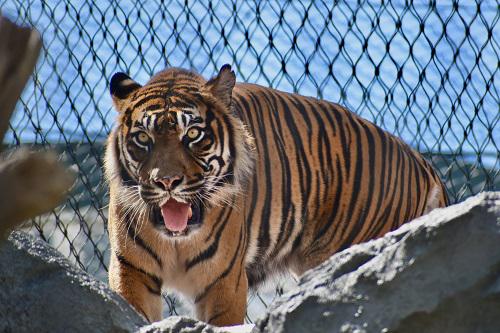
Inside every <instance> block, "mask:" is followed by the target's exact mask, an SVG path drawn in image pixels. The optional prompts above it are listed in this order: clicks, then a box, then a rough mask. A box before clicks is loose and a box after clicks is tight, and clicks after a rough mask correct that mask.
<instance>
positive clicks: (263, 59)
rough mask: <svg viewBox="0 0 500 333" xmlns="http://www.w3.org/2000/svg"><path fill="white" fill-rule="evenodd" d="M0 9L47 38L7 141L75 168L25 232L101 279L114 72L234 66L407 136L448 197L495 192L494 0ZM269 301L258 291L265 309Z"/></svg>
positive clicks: (21, 3) (499, 163) (18, 5)
mask: <svg viewBox="0 0 500 333" xmlns="http://www.w3.org/2000/svg"><path fill="white" fill-rule="evenodd" d="M0 8H1V12H2V14H3V15H6V16H7V17H9V18H11V19H12V20H14V21H16V22H17V23H20V24H25V25H31V26H34V27H36V28H37V29H38V30H39V31H40V32H41V34H42V36H43V40H44V49H43V55H42V57H41V59H40V61H39V63H38V66H37V68H36V71H35V73H34V75H33V81H32V82H31V83H30V84H29V85H28V87H27V88H26V90H25V92H24V94H23V97H22V100H21V101H20V103H19V104H18V107H17V111H16V113H15V115H14V117H13V118H12V120H11V124H10V132H9V134H8V136H7V139H6V142H4V143H5V144H7V145H9V146H18V145H23V144H28V145H34V146H43V147H50V148H55V149H56V150H58V151H60V153H61V156H62V157H61V158H62V159H64V160H65V161H67V162H68V163H69V164H71V165H73V166H74V167H75V168H76V169H77V170H78V171H79V178H78V183H77V184H76V186H75V188H74V190H73V191H72V194H71V196H70V198H69V199H68V201H67V202H66V203H65V204H64V205H62V206H60V207H58V208H57V209H55V210H54V211H53V212H52V213H51V214H48V215H45V216H43V217H39V218H37V219H35V220H33V221H32V226H31V232H32V233H34V234H36V235H38V236H39V237H42V238H43V239H45V240H47V241H48V242H50V243H51V244H52V245H53V246H54V247H56V248H57V249H59V250H60V251H61V252H63V253H64V254H66V255H67V256H68V257H69V258H70V259H71V260H73V261H74V262H75V263H76V264H78V265H79V266H80V267H82V268H83V269H85V270H87V271H88V272H90V273H91V274H94V275H96V276H98V277H99V278H101V279H103V280H106V266H107V263H108V262H109V249H108V243H107V235H106V216H107V212H106V203H107V193H106V186H105V185H104V183H103V179H102V152H103V145H104V140H105V138H106V136H107V134H108V133H109V131H110V128H111V126H112V125H113V120H114V118H115V113H114V111H113V110H112V108H111V100H110V97H109V96H108V88H107V86H108V83H109V78H110V77H111V76H112V74H113V73H115V72H117V71H124V72H128V73H129V74H130V75H131V76H132V77H134V78H135V79H136V80H137V81H139V82H142V83H144V82H146V81H147V80H148V78H149V77H150V76H151V75H152V74H153V73H155V72H157V71H159V70H161V69H163V68H165V67H167V66H178V67H185V68H191V69H194V70H196V71H198V72H199V73H201V74H203V75H205V76H206V77H208V76H211V75H213V74H214V73H216V71H217V70H218V69H219V68H220V67H221V66H222V65H223V64H225V63H230V64H232V66H233V68H234V69H235V71H236V73H237V78H238V80H239V81H247V82H254V83H259V84H262V85H265V86H270V87H274V88H278V89H281V90H285V91H293V92H298V93H300V94H303V95H312V96H317V97H320V98H325V99H328V100H330V101H334V102H338V103H340V104H343V105H345V106H347V107H349V108H350V109H351V110H353V111H354V112H356V113H358V114H360V115H361V116H363V117H365V118H367V119H370V120H372V121H374V122H375V123H377V124H378V125H380V126H381V127H383V128H385V129H387V130H388V131H389V132H392V133H394V134H396V135H398V136H400V137H402V138H403V139H404V140H405V141H406V142H408V143H409V144H410V145H412V146H413V147H415V148H416V149H418V150H419V151H421V152H422V153H424V154H425V155H426V156H427V157H428V158H429V159H430V160H431V161H432V162H433V163H434V165H435V167H436V168H437V169H438V170H439V172H440V174H441V176H442V179H443V180H444V181H445V182H446V185H447V187H448V191H449V195H450V198H451V200H452V201H455V202H456V201H461V200H463V199H464V198H466V197H467V196H469V195H471V194H474V193H477V192H479V191H482V190H500V151H499V142H500V140H499V139H500V130H499V127H500V126H499V119H500V107H499V102H500V98H499V82H500V77H499V70H498V68H499V53H500V47H499V38H500V24H499V23H498V21H499V17H500V9H499V5H498V3H497V1H495V0H489V1H479V0H476V1H472V0H464V1H456V0H455V1H451V0H450V1H449V0H443V1H436V0H428V1H424V0H421V1H414V2H408V1H403V0H397V1H387V0H385V1H382V0H380V1H375V0H365V1H362V0H359V1H337V0H335V1H333V0H332V1H306V0H300V1H272V2H271V1H269V2H268V1H246V0H219V1H188V0H184V1H180V0H177V1H163V0H156V1H147V2H146V1H143V2H136V1H119V2H118V1H112V2H108V1H101V2H94V1H88V0H76V1H64V0H57V1H34V0H33V1H30V0H17V1H16V0H0ZM273 295H274V293H273ZM266 297H267V298H266ZM269 297H270V296H262V295H260V294H256V295H254V296H253V298H254V299H260V301H259V302H257V303H259V304H260V305H262V304H265V303H266V302H267V301H268V300H269ZM167 301H168V302H167V304H168V307H167V313H176V304H174V301H175V300H174V299H167ZM254 303H255V302H254ZM252 309H254V308H250V312H252V311H254V312H257V311H259V310H258V309H256V310H255V309H254V310H252ZM252 316H253V314H250V317H252Z"/></svg>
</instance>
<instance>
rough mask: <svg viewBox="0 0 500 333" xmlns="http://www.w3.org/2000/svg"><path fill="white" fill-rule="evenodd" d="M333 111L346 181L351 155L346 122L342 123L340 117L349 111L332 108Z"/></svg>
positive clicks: (347, 179)
mask: <svg viewBox="0 0 500 333" xmlns="http://www.w3.org/2000/svg"><path fill="white" fill-rule="evenodd" d="M332 111H333V112H332V113H333V116H334V117H335V120H336V121H337V127H338V130H339V134H340V135H339V137H340V145H341V147H342V158H343V160H344V163H345V170H346V174H345V179H346V181H349V172H350V170H351V155H350V152H349V148H350V147H349V143H348V140H347V136H346V126H347V125H346V124H345V123H344V121H343V119H342V118H345V117H346V116H348V112H349V111H346V110H344V109H334V110H332Z"/></svg>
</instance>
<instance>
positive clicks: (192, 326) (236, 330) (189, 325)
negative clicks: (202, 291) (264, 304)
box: [139, 316, 256, 333]
mask: <svg viewBox="0 0 500 333" xmlns="http://www.w3.org/2000/svg"><path fill="white" fill-rule="evenodd" d="M253 332H256V331H255V330H254V325H237V326H230V327H215V326H212V325H209V324H207V323H204V322H201V321H197V320H194V319H191V318H187V317H178V316H171V317H168V318H167V319H164V320H162V321H158V322H156V323H152V324H151V325H148V326H144V327H143V328H141V329H140V331H139V333H253Z"/></svg>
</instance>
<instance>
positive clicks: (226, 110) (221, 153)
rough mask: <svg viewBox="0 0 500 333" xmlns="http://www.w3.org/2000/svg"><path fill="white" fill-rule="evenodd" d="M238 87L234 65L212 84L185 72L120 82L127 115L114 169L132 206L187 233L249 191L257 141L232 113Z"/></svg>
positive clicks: (163, 228) (118, 105)
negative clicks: (216, 208) (216, 207)
mask: <svg viewBox="0 0 500 333" xmlns="http://www.w3.org/2000/svg"><path fill="white" fill-rule="evenodd" d="M234 85H235V74H234V72H233V71H232V70H231V67H230V66H229V65H224V66H223V67H222V68H221V70H220V72H219V74H218V75H217V76H216V77H214V78H212V79H211V80H209V81H206V80H205V79H204V78H203V77H201V76H200V75H198V74H196V73H194V72H191V71H187V70H183V69H178V68H172V69H167V70H165V71H162V72H160V73H158V74H157V75H155V76H153V77H152V78H151V80H150V81H149V82H148V83H147V84H146V85H144V86H141V85H140V84H139V83H137V82H135V81H134V80H132V79H131V78H130V77H129V76H127V75H126V74H124V73H116V74H115V75H114V76H113V77H112V79H111V83H110V93H111V96H112V99H113V104H114V107H115V109H116V110H117V111H118V113H119V116H118V121H117V126H116V128H115V130H114V132H113V134H112V135H111V138H110V141H111V144H112V145H114V147H113V148H112V149H109V147H108V150H112V152H110V155H111V158H110V159H107V160H106V169H107V171H108V172H107V173H108V178H110V181H114V180H117V181H118V182H119V184H120V185H119V189H120V193H117V194H116V196H117V200H118V201H119V203H120V204H121V205H122V206H124V207H125V209H128V211H131V212H133V213H134V214H147V215H146V216H147V217H148V219H149V221H151V222H152V223H153V224H154V225H155V228H157V229H158V230H159V231H160V232H163V233H164V234H166V235H168V236H184V235H188V234H190V233H191V232H193V231H194V230H196V229H197V228H198V227H199V226H200V225H201V224H202V222H203V215H204V211H205V210H206V209H209V208H210V207H213V206H214V205H220V204H227V203H229V202H230V201H231V200H232V198H233V197H234V195H235V194H237V193H238V192H239V191H240V190H241V186H242V184H243V182H244V179H245V178H246V177H247V176H248V174H249V172H250V170H251V166H252V160H253V159H252V152H253V142H252V138H251V136H250V134H249V133H248V131H247V130H246V129H245V127H244V125H243V123H242V122H241V120H240V119H239V118H238V116H237V115H236V114H235V113H234V110H233V108H232V90H233V87H234ZM127 207H128V208H127Z"/></svg>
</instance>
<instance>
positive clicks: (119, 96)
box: [109, 72, 141, 112]
mask: <svg viewBox="0 0 500 333" xmlns="http://www.w3.org/2000/svg"><path fill="white" fill-rule="evenodd" d="M140 87H141V85H140V84H139V83H137V82H135V81H134V80H132V79H131V78H130V77H129V76H128V75H127V74H125V73H121V72H119V73H116V74H115V75H113V77H112V78H111V82H110V84H109V92H110V94H111V98H112V99H113V103H114V105H115V108H116V110H117V111H118V112H121V111H122V109H123V105H124V104H125V102H126V101H127V98H128V97H129V96H130V94H132V93H133V92H134V91H136V90H137V89H139V88H140Z"/></svg>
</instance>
